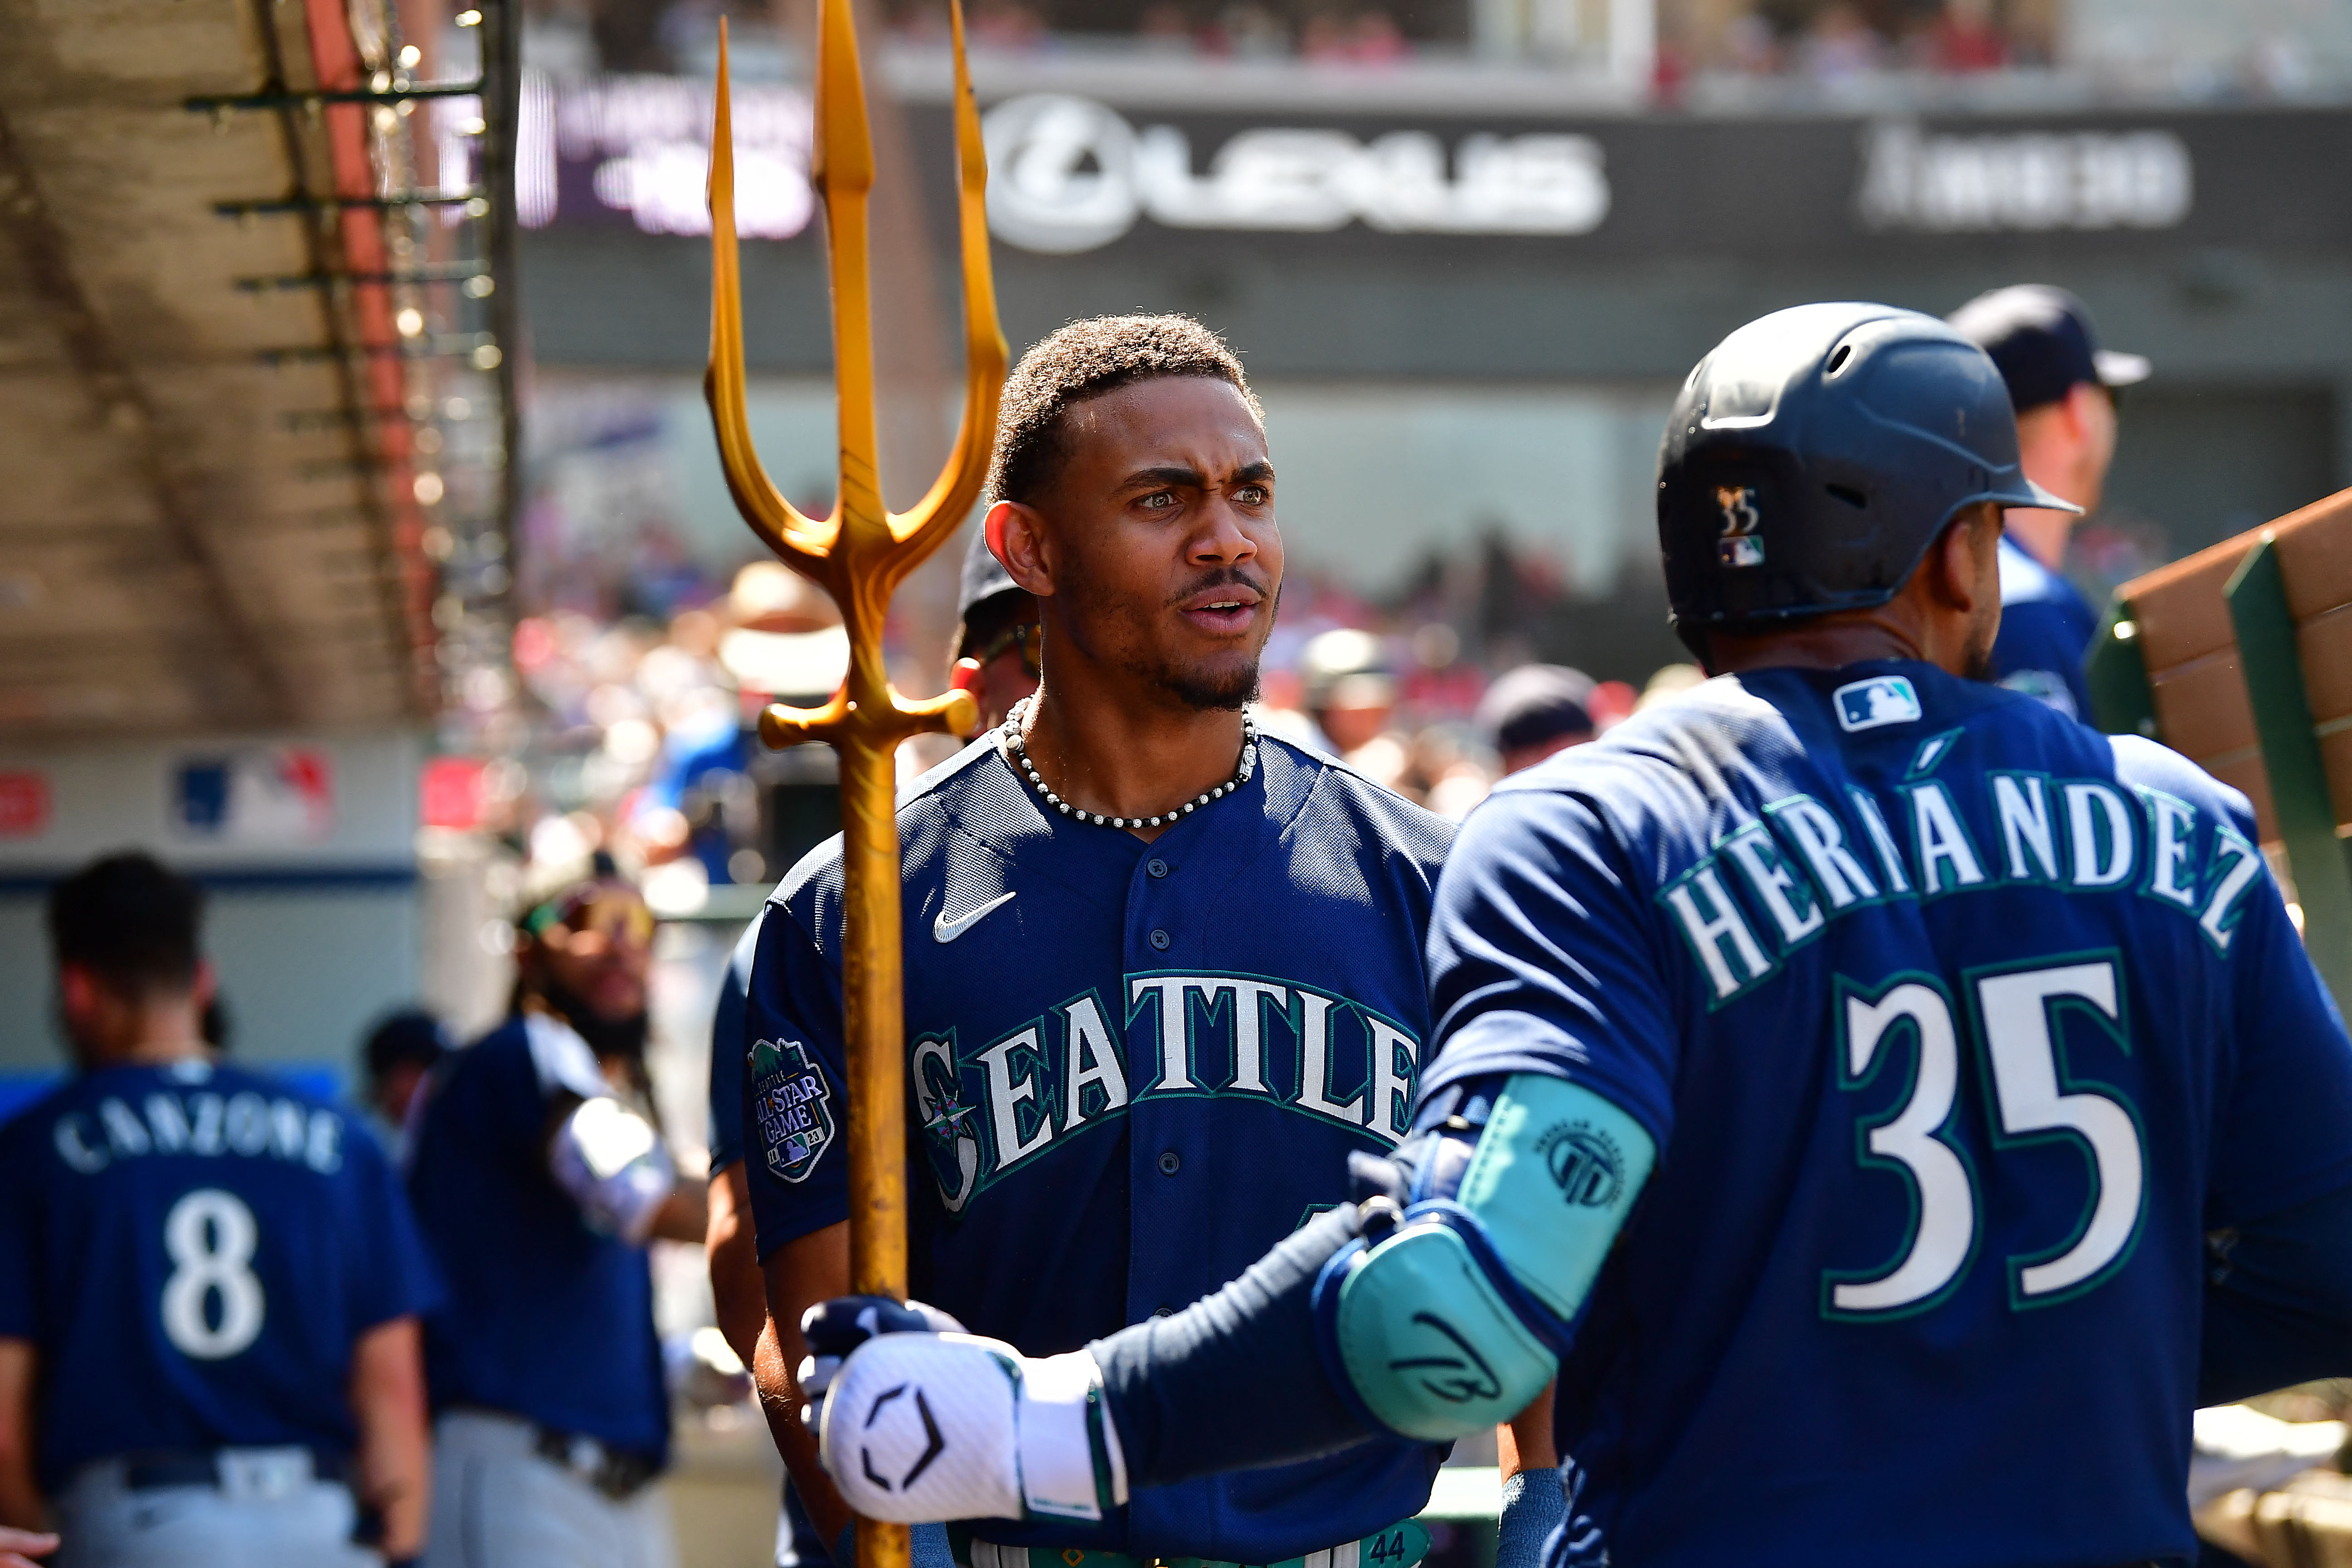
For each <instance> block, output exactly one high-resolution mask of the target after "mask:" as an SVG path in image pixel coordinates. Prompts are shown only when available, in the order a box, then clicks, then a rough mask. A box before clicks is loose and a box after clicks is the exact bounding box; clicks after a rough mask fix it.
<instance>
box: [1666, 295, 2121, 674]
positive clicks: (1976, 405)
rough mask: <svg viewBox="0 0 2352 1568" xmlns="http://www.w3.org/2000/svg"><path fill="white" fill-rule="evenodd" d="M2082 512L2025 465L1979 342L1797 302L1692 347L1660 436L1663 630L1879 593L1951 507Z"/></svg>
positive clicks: (1877, 601)
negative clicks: (1670, 617)
mask: <svg viewBox="0 0 2352 1568" xmlns="http://www.w3.org/2000/svg"><path fill="white" fill-rule="evenodd" d="M1978 501H1994V502H1998V503H1999V504H2000V505H2002V506H2005V507H2009V506H2031V507H2048V508H2051V509H2053V510H2059V511H2079V510H2082V509H2081V508H2079V507H2076V506H2074V505H2072V504H2071V503H2069V502H2066V501H2063V500H2059V499H2058V498H2057V497H2056V496H2054V495H2052V494H2051V493H2050V492H2049V491H2047V490H2045V489H2042V487H2041V486H2039V485H2037V484H2035V483H2033V481H2032V480H2031V479H2027V478H2026V477H2025V472H2024V470H2023V469H2022V468H2020V467H2019V465H2018V457H2017V416H2015V415H2014V414H2013V413H2012V412H2011V409H2010V402H2009V390H2008V388H2007V387H2005V386H2003V385H2002V384H2001V379H2000V372H1999V371H1998V370H1996V369H1994V368H1993V363H1992V361H1991V360H1990V358H1989V357H1987V355H1986V354H1985V352H1984V351H1983V350H1982V349H1980V348H1979V347H1977V346H1976V344H1974V343H1972V342H1969V341H1968V340H1967V339H1966V338H1964V337H1962V336H1960V334H1959V333H1958V332H1956V331H1953V330H1952V329H1951V328H1949V327H1948V326H1946V325H1945V324H1944V323H1943V322H1941V321H1937V320H1936V318H1934V317H1933V316H1925V315H1921V314H1919V313H1918V312H1916V311H1915V310H1896V309H1895V308H1894V307H1893V306H1891V305H1861V304H1834V305H1800V306H1798V307H1796V308H1795V309H1793V310H1776V311H1774V312H1773V313H1772V314H1770V315H1769V316H1766V317H1763V318H1761V319H1760V320H1758V321H1750V322H1748V325H1746V326H1744V327H1742V328H1740V329H1739V330H1738V331H1736V332H1734V333H1732V334H1731V335H1730V336H1729V337H1727V338H1726V339H1724V340H1723V342H1720V343H1717V345H1716V347H1715V352H1714V353H1710V354H1708V355H1707V356H1706V358H1705V359H1703V360H1701V361H1699V362H1698V365H1697V368H1696V369H1695V370H1693V371H1692V372H1691V374H1690V379H1689V380H1687V381H1685V382H1684V383H1683V390H1682V395H1681V396H1679V397H1677V398H1676V399H1675V411H1674V416H1673V417H1672V418H1670V419H1669V420H1668V421H1667V422H1666V437H1665V440H1664V443H1663V444H1661V445H1660V447H1659V448H1658V543H1659V545H1660V547H1661V548H1662V549H1663V550H1664V552H1665V564H1666V598H1667V601H1668V603H1669V604H1670V605H1672V606H1673V609H1674V616H1675V630H1676V632H1677V633H1679V634H1680V635H1681V636H1682V637H1683V639H1684V640H1685V642H1688V643H1690V644H1691V646H1692V647H1694V648H1695V649H1697V648H1701V647H1702V642H1703V639H1702V638H1701V637H1699V636H1698V635H1697V634H1698V633H1699V632H1700V631H1701V630H1702V629H1703V628H1705V627H1707V626H1748V625H1751V624H1753V623H1757V622H1766V623H1770V622H1775V621H1785V620H1791V619H1795V618H1797V617H1799V616H1818V615H1822V614H1826V613H1827V612H1829V611H1832V610H1856V609H1866V608H1868V607H1870V606H1871V605H1883V604H1885V602H1886V601H1887V600H1889V599H1891V598H1893V597H1894V596H1895V594H1896V592H1897V591H1898V590H1900V589H1901V588H1902V586H1903V584H1904V582H1905V580H1906V579H1907V578H1908V577H1909V576H1910V575H1911V572H1912V569H1913V568H1914V567H1916V566H1917V565H1918V563H1919V560H1920V557H1922V556H1923V555H1925V554H1926V553H1927V546H1928V545H1929V544H1931V543H1933V542H1935V539H1936V536H1937V534H1939V533H1941V532H1942V531H1943V529H1944V525H1945V524H1946V523H1948V522H1949V521H1951V520H1952V517H1953V515H1954V514H1955V513H1957V512H1958V510H1960V509H1961V508H1962V507H1965V506H1969V505H1972V504H1973V503H1975V502H1978Z"/></svg>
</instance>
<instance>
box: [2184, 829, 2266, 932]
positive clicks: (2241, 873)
mask: <svg viewBox="0 0 2352 1568" xmlns="http://www.w3.org/2000/svg"><path fill="white" fill-rule="evenodd" d="M2225 857H2226V858H2227V863H2226V864H2225V863H2224V858H2225ZM2212 860H2213V864H2212V867H2211V868H2210V876H2209V878H2208V884H2209V885H2208V888H2207V891H2206V894H2205V910H2204V912H2203V913H2202V914H2200V915H2199V916H2198V917H2197V929H2198V930H2199V931H2203V932H2204V933H2205V940H2206V941H2207V942H2210V943H2212V944H2213V951H2214V952H2218V953H2221V954H2223V955H2224V956H2226V955H2227V954H2228V953H2229V951H2230V939H2231V936H2233V935H2234V934H2236V931H2237V929H2238V917H2239V916H2241V915H2242V914H2243V913H2244V912H2245V910H2244V909H2243V908H2242V905H2243V904H2244V902H2245V898H2246V894H2247V893H2248V892H2249V891H2251V890H2252V889H2254V888H2257V887H2260V886H2262V885H2263V882H2264V880H2265V878H2264V876H2263V873H2264V872H2265V871H2267V870H2268V869H2269V864H2268V862H2266V861H2265V860H2263V852H2262V851H2261V850H2259V849H2257V848H2255V847H2253V846H2252V844H2249V843H2247V842H2246V837H2245V835H2244V834H2242V833H2240V832H2239V831H2238V830H2237V829H2236V828H2234V827H2231V826H2230V825H2229V824H2228V823H2226V822H2225V823H2223V824H2221V826H2218V827H2216V828H2215V829H2214V830H2213V856H2212Z"/></svg>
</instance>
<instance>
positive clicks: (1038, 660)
mask: <svg viewBox="0 0 2352 1568" xmlns="http://www.w3.org/2000/svg"><path fill="white" fill-rule="evenodd" d="M1015 647H1018V648H1020V650H1021V668H1023V669H1024V670H1026V671H1028V673H1029V679H1032V680H1035V679H1038V678H1040V677H1041V676H1043V675H1044V674H1045V626H1044V625H1043V624H1042V623H1040V622H1037V621H1024V622H1023V623H1021V624H1019V625H1016V626H1007V627H1005V628H1004V629H1003V631H1001V632H999V633H997V634H996V635H995V636H994V637H991V638H990V639H989V640H988V641H987V642H985V643H983V644H982V645H981V646H980V647H976V648H974V649H972V650H971V652H970V653H968V654H966V655H965V656H964V657H965V658H971V659H976V660H978V661H979V662H980V663H981V664H982V665H986V664H987V663H989V661H990V660H992V659H994V658H997V657H998V656H1000V655H1002V654H1005V653H1009V652H1011V651H1012V650H1013V648H1015Z"/></svg>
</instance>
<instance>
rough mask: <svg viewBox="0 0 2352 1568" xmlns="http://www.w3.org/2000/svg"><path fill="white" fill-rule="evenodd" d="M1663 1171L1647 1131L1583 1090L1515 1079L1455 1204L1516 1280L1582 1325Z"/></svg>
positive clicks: (1544, 1078)
mask: <svg viewBox="0 0 2352 1568" xmlns="http://www.w3.org/2000/svg"><path fill="white" fill-rule="evenodd" d="M1655 1163H1657V1145H1656V1144H1655V1143H1654V1142H1651V1140H1650V1135H1649V1133H1647V1132H1646V1131H1643V1128H1642V1124H1641V1123H1640V1122H1638V1121H1634V1120H1633V1118H1632V1117H1630V1116H1628V1115H1626V1114H1625V1112H1624V1111H1622V1110H1619V1109H1618V1108H1617V1106H1616V1105H1614V1104H1613V1103H1612V1102H1611V1101H1610V1100H1605V1099H1603V1098H1602V1097H1601V1096H1600V1095H1598V1094H1595V1093H1594V1092H1593V1091H1592V1090H1591V1089H1587V1088H1585V1087H1584V1086H1583V1085H1582V1084H1578V1083H1570V1081H1569V1080H1568V1079H1559V1078H1553V1077H1551V1076H1549V1074H1545V1073H1514V1074H1513V1075H1512V1076H1511V1079H1510V1081H1509V1082H1507V1084H1505V1085H1504V1088H1503V1094H1502V1098H1501V1099H1499V1100H1496V1102H1495V1110H1494V1113H1493V1115H1492V1116H1490V1117H1489V1118H1488V1119H1487V1121H1486V1131H1484V1132H1483V1133H1481V1134H1480V1135H1479V1138H1478V1149H1477V1152H1475V1154H1473V1155H1472V1156H1471V1157H1470V1168H1469V1169H1468V1170H1467V1171H1465V1172H1464V1173H1463V1176H1462V1188H1461V1191H1460V1192H1459V1193H1458V1194H1456V1196H1455V1200H1454V1201H1456V1202H1457V1203H1459V1204H1460V1205H1462V1206H1463V1207H1464V1208H1465V1209H1468V1210H1469V1211H1470V1213H1471V1214H1472V1215H1475V1217H1476V1218H1477V1221H1478V1223H1479V1224H1480V1225H1482V1226H1486V1237H1487V1239H1488V1240H1489V1241H1491V1242H1492V1243H1493V1244H1494V1247H1495V1250H1496V1253H1498V1254H1499V1255H1500V1256H1501V1258H1502V1259H1503V1262H1504V1264H1505V1266H1506V1267H1507V1268H1509V1269H1510V1271H1511V1275H1512V1278H1514V1279H1517V1281H1518V1282H1519V1284H1520V1285H1521V1286H1523V1287H1525V1288H1526V1289H1528V1291H1529V1292H1530V1293H1531V1294H1533V1295H1534V1296H1535V1298H1536V1299H1537V1300H1539V1301H1541V1302H1542V1303H1543V1304H1544V1305H1545V1306H1547V1307H1549V1308H1550V1309H1551V1310H1552V1311H1553V1312H1555V1313H1557V1314H1558V1315H1559V1318H1560V1320H1561V1321H1571V1320H1573V1319H1574V1318H1575V1316H1576V1314H1577V1312H1578V1310H1580V1309H1581V1308H1582V1307H1583V1305H1584V1297H1585V1293H1586V1292H1587V1291H1589V1290H1591V1289H1592V1281H1593V1279H1594V1277H1595V1276H1596V1275H1598V1274H1599V1273H1600V1272H1601V1264H1602V1263H1603V1262H1604V1261H1605V1260H1606V1259H1607V1258H1608V1256H1609V1248H1610V1247H1612V1245H1614V1244H1615V1242H1616V1239H1617V1231H1618V1228H1619V1227H1620V1226H1622V1225H1623V1224H1624V1222H1625V1215H1626V1214H1627V1212H1628V1211H1630V1210H1631V1209H1632V1208H1633V1200H1634V1199H1635V1198H1636V1197H1637V1196H1639V1195H1640V1194H1641V1191H1642V1187H1643V1184H1645V1183H1646V1182H1648V1181H1649V1179H1650V1170H1651V1167H1652V1166H1654V1164H1655Z"/></svg>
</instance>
